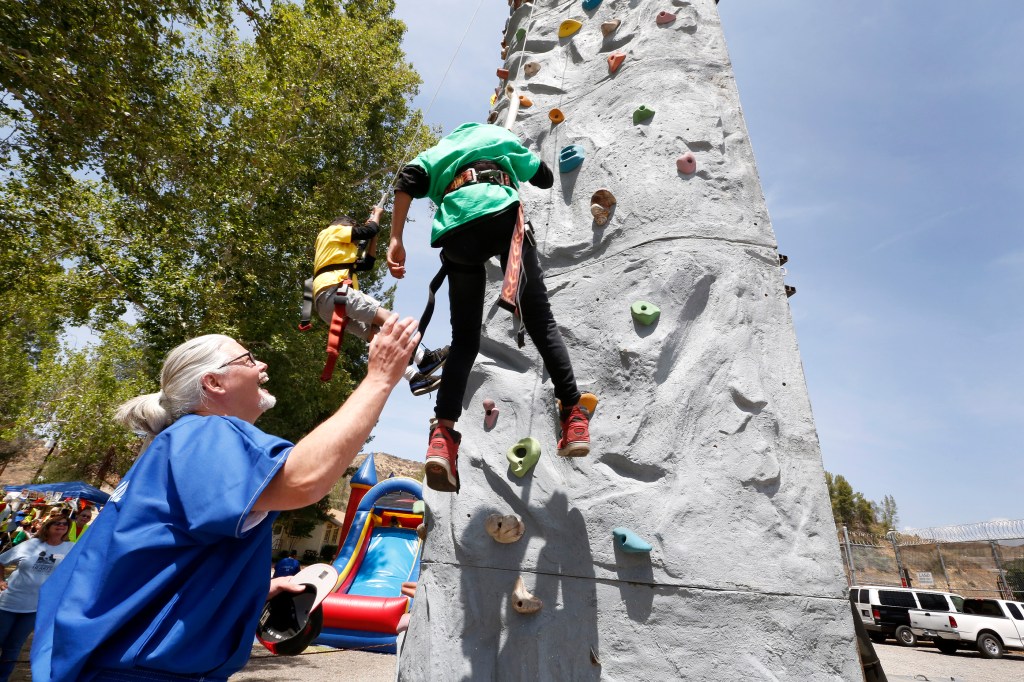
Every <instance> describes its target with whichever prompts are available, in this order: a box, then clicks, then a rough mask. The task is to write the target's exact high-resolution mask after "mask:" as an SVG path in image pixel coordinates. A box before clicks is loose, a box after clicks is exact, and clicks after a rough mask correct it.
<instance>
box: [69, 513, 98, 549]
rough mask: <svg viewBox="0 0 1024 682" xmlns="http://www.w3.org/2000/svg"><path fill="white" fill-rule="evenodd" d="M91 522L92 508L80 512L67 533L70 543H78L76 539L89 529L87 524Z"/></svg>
mask: <svg viewBox="0 0 1024 682" xmlns="http://www.w3.org/2000/svg"><path fill="white" fill-rule="evenodd" d="M90 521H92V507H86V508H85V509H83V510H82V511H80V512H78V515H77V516H75V520H74V522H73V523H72V524H71V531H70V532H69V533H68V540H70V541H71V542H78V538H80V537H82V533H84V532H85V531H86V530H87V529H88V528H89V522H90Z"/></svg>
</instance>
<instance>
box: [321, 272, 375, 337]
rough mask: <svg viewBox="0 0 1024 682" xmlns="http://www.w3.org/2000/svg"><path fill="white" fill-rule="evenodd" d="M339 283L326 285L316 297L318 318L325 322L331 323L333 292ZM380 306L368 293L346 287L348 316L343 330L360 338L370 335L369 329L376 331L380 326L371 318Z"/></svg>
mask: <svg viewBox="0 0 1024 682" xmlns="http://www.w3.org/2000/svg"><path fill="white" fill-rule="evenodd" d="M339 286H341V285H340V284H335V285H334V286H331V287H327V288H326V289H324V290H323V291H321V292H320V293H319V294H317V297H316V312H317V314H318V315H319V316H320V319H321V320H323V321H324V322H326V323H327V324H330V323H331V318H332V317H333V316H334V294H335V293H336V292H337V291H338V287H339ZM379 308H380V301H378V300H377V299H375V298H374V297H373V296H370V295H369V294H364V293H363V292H361V291H359V290H358V289H353V288H352V287H349V288H348V295H347V296H346V297H345V315H346V316H347V317H348V326H346V327H345V331H346V332H348V333H349V334H352V335H353V336H356V337H358V338H360V339H362V340H364V341H365V340H367V339H368V338H369V337H370V333H371V330H372V331H374V332H375V331H377V330H378V329H380V327H376V326H374V325H373V318H374V317H375V316H376V315H377V310H378V309H379Z"/></svg>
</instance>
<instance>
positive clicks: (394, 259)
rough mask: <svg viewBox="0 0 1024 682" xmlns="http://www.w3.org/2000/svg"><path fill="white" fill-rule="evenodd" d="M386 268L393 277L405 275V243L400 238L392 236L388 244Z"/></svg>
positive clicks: (399, 277) (400, 277) (398, 277)
mask: <svg viewBox="0 0 1024 682" xmlns="http://www.w3.org/2000/svg"><path fill="white" fill-rule="evenodd" d="M388 270H390V271H391V276H392V277H394V278H395V279H402V278H403V277H405V245H404V244H402V240H401V239H395V238H394V236H392V237H391V243H390V244H388Z"/></svg>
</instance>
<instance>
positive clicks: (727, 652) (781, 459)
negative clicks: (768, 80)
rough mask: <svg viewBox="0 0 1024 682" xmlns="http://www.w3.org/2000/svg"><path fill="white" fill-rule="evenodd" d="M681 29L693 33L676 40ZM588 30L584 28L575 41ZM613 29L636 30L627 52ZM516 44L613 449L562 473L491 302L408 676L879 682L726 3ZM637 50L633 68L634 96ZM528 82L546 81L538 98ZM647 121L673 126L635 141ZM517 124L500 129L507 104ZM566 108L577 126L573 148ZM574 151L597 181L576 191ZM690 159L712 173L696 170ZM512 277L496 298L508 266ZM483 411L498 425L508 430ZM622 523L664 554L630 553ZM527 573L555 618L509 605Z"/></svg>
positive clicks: (434, 518)
mask: <svg viewBox="0 0 1024 682" xmlns="http://www.w3.org/2000/svg"><path fill="white" fill-rule="evenodd" d="M495 1H497V0H495ZM588 5H589V3H588ZM662 11H666V12H669V13H671V14H675V19H674V20H672V21H670V22H667V23H658V21H657V16H658V14H659V12H662ZM663 18H664V17H663ZM566 19H576V20H578V21H580V22H582V28H581V29H580V30H579V31H578V32H577V33H576V34H575V35H573V36H571V37H568V38H561V39H560V38H559V36H558V29H559V25H560V24H561V22H562V21H564V20H566ZM612 19H619V20H621V24H620V25H619V26H618V27H617V29H615V30H614V31H613V32H611V33H610V34H609V35H608V36H605V35H603V32H602V29H601V24H602V23H603V22H606V21H609V20H612ZM521 28H522V29H525V30H526V32H527V34H526V37H525V41H524V40H522V39H519V40H517V39H516V37H515V34H516V32H517V31H518V30H519V29H521ZM506 35H507V36H508V43H509V54H508V58H507V59H506V61H505V64H504V67H505V68H507V69H509V71H510V75H509V83H510V84H512V85H514V86H515V87H516V88H517V89H518V91H519V93H520V94H523V95H526V96H527V97H528V98H529V99H530V100H532V103H533V105H532V106H531V107H529V108H522V109H520V111H519V115H518V119H517V121H516V123H515V125H514V126H513V130H514V131H515V132H517V133H519V134H520V135H522V137H523V138H524V139H525V140H526V141H527V143H528V144H529V145H530V146H531V148H533V149H535V150H537V151H538V153H540V154H541V155H542V157H543V158H544V159H545V160H546V161H547V162H548V164H549V165H551V166H552V168H553V169H555V171H556V180H555V186H554V188H553V189H551V190H549V191H540V190H537V189H536V188H533V187H527V188H526V189H524V191H523V193H522V196H523V200H524V202H525V206H526V208H527V211H528V214H529V216H530V217H531V218H532V220H533V223H534V226H535V227H536V230H537V238H538V243H539V247H540V250H541V253H542V262H543V265H544V268H545V271H546V282H547V286H548V289H549V291H550V293H551V303H552V307H553V309H554V312H555V317H556V319H557V320H558V322H559V325H560V327H561V330H562V334H563V336H564V337H565V340H566V342H567V344H568V346H569V350H570V354H571V356H572V358H573V363H574V366H575V369H576V376H577V379H578V381H579V383H580V388H581V390H583V391H590V392H593V393H595V394H596V395H597V396H598V397H599V398H600V404H599V406H598V408H597V411H596V414H595V415H594V418H593V420H592V422H591V437H592V441H593V451H592V453H591V455H590V456H589V457H587V458H582V459H575V460H564V459H560V458H559V457H558V456H557V455H556V454H555V441H556V439H557V438H558V433H559V431H558V424H557V421H556V417H555V412H554V398H553V395H552V389H551V383H550V381H549V380H548V378H547V376H546V374H545V373H544V371H543V366H542V363H541V362H540V358H539V356H538V355H537V353H536V350H535V349H534V348H533V347H532V345H531V344H529V343H528V345H527V348H526V349H524V350H522V351H521V350H518V349H517V348H516V344H515V339H514V334H513V330H512V324H511V322H510V316H509V315H508V313H507V312H505V311H504V310H501V309H499V308H497V306H495V305H492V304H490V303H489V304H488V308H487V310H485V320H486V322H485V329H484V330H483V337H484V338H483V345H482V351H481V355H480V357H479V359H478V365H477V367H476V369H475V371H474V374H473V376H472V378H471V381H470V387H469V391H468V392H467V396H466V403H465V406H466V413H465V414H464V416H463V419H462V421H461V422H460V423H459V429H460V430H461V431H462V433H463V445H462V450H461V455H460V460H459V470H460V472H461V478H462V492H461V494H460V495H458V496H456V495H451V494H444V493H437V492H434V491H427V495H426V501H427V504H428V507H429V510H430V515H431V519H430V526H429V535H428V538H427V541H426V548H425V551H424V558H423V566H422V575H421V580H420V586H419V591H418V592H417V599H416V605H415V607H414V610H413V618H412V624H411V627H410V629H409V631H408V634H407V636H406V640H405V642H404V645H403V648H402V650H401V658H400V661H399V679H401V680H431V681H436V680H491V679H500V680H597V679H609V680H647V679H649V680H677V679H678V680H761V679H766V680H815V681H818V680H840V679H841V680H856V679H861V674H860V667H859V662H858V658H857V653H856V648H855V641H854V629H853V624H852V621H851V617H850V608H849V604H848V602H847V601H846V600H845V598H844V589H845V580H844V578H843V573H842V568H841V564H840V557H839V552H838V548H837V544H836V539H835V533H834V530H833V522H832V516H831V511H830V507H829V502H828V497H827V493H826V489H825V484H824V476H823V472H822V464H821V456H820V452H819V448H818V442H817V437H816V434H815V428H814V421H813V418H812V416H811V406H810V404H809V401H808V396H807V389H806V385H805V382H804V377H803V372H802V368H801V365H800V357H799V353H798V350H797V343H796V337H795V335H794V332H793V324H792V319H791V316H790V310H789V305H788V303H787V297H786V294H785V292H784V284H783V279H782V275H783V272H782V271H781V269H780V267H779V255H778V251H777V249H776V242H775V236H774V234H773V232H772V228H771V224H770V221H769V218H768V214H767V210H766V208H765V203H764V198H763V195H762V191H761V187H760V183H759V181H758V177H757V170H756V168H755V165H754V157H753V153H752V150H751V147H750V143H749V140H748V139H747V131H746V126H745V124H744V121H743V117H742V114H741V111H740V104H739V96H738V94H737V91H736V84H735V81H734V79H733V75H732V69H731V66H730V63H729V57H728V54H727V51H726V46H725V41H724V37H723V33H722V29H721V26H720V24H719V19H718V12H717V9H716V7H715V4H714V1H713V0H694V1H693V2H684V1H682V0H628V1H627V0H604V2H602V3H600V4H599V5H598V6H597V8H596V9H592V10H584V9H583V6H582V4H581V2H580V0H571V1H568V2H567V1H565V0H562V1H560V2H559V1H555V0H536V2H535V3H534V4H532V5H531V4H523V5H522V6H521V7H519V9H517V10H516V11H515V12H514V13H513V14H512V16H511V19H510V22H509V25H508V27H507V32H506ZM496 49H498V48H497V46H496ZM616 50H618V51H621V52H623V53H625V55H626V58H625V61H624V62H623V63H622V65H621V68H620V69H619V70H618V72H617V73H615V74H614V75H612V74H610V73H609V66H608V63H607V57H608V55H609V54H610V53H612V52H614V51H616ZM530 62H535V63H537V64H539V65H540V70H539V71H537V72H536V73H533V74H532V75H530V76H527V72H526V70H525V68H524V67H525V65H526V64H527V63H530ZM531 72H532V68H531ZM502 85H503V86H504V83H502ZM641 104H643V105H645V106H646V107H647V108H648V109H653V110H654V112H655V113H654V116H653V117H651V118H649V119H647V120H645V121H643V122H640V123H637V124H634V122H633V114H634V111H635V110H636V109H637V107H638V106H639V105H641ZM495 107H496V110H497V111H498V121H499V122H503V121H504V120H505V113H506V109H507V107H508V98H506V97H503V98H502V99H500V100H499V101H498V102H497V103H496V104H495ZM556 107H557V108H559V109H560V110H561V111H562V112H563V113H564V116H565V120H564V121H563V122H562V123H560V124H558V125H553V124H552V122H551V120H550V119H549V112H550V111H551V109H552V108H556ZM574 144H575V145H580V146H582V148H583V150H584V151H585V154H586V158H585V160H584V161H583V163H582V164H581V165H580V166H579V167H578V168H577V169H576V170H573V171H571V172H564V173H558V171H557V168H558V158H559V153H560V150H562V149H563V148H564V147H566V146H567V145H574ZM686 152H691V153H692V154H693V155H694V157H695V159H696V172H695V173H692V174H686V173H684V172H680V171H678V170H677V165H676V161H677V159H678V157H680V155H682V154H684V153H686ZM599 188H607V189H609V190H611V192H612V193H613V194H614V195H615V196H616V198H617V200H618V203H617V205H616V206H615V208H614V210H613V212H612V214H611V217H610V220H609V221H608V223H607V224H606V225H604V226H603V227H599V226H597V225H595V223H594V221H593V219H592V216H591V210H590V197H591V195H592V194H593V192H594V191H595V190H597V189H599ZM490 274H491V278H490V279H491V283H492V288H491V290H490V291H489V298H488V300H489V301H495V300H496V299H497V295H498V288H499V287H498V285H499V282H500V279H501V277H500V271H499V269H498V267H497V266H496V265H494V266H493V267H492V268H491V271H490ZM639 300H643V301H648V302H650V303H653V304H654V305H656V306H658V307H660V309H661V315H660V318H659V319H658V320H657V322H655V323H654V324H650V325H645V324H642V323H640V322H637V321H634V319H633V317H632V316H631V312H630V306H631V304H632V303H634V302H635V301H639ZM485 398H492V399H493V400H494V401H495V402H496V404H497V407H498V409H499V417H498V420H497V423H496V424H495V426H494V428H493V429H490V430H487V429H485V427H484V411H483V408H482V407H481V402H482V400H483V399H485ZM528 435H532V436H534V437H535V438H537V439H538V440H539V441H540V443H541V445H542V448H543V454H542V455H541V458H540V461H539V462H538V463H537V465H536V466H535V467H534V468H533V469H532V470H531V471H530V472H529V473H527V474H526V475H525V476H524V477H522V478H519V477H517V476H514V475H513V474H512V473H510V471H509V465H508V462H507V460H506V457H505V453H506V451H507V450H508V449H509V447H510V446H511V445H512V444H514V443H515V442H516V441H518V440H519V439H520V438H523V437H524V436H528ZM494 513H501V514H517V515H519V516H520V517H522V519H523V521H524V523H525V525H526V532H525V535H524V536H523V537H522V539H520V540H519V541H518V542H514V543H510V544H499V543H497V542H495V541H494V540H492V539H491V537H490V536H489V535H488V534H487V533H486V532H485V526H484V523H485V520H486V518H487V517H488V516H489V515H491V514H494ZM617 526H625V527H628V528H630V529H632V530H633V531H634V532H635V533H636V534H638V535H639V536H641V537H642V538H643V539H645V540H647V541H648V542H649V543H650V544H651V545H652V546H653V548H652V550H651V551H650V553H649V554H644V553H641V554H631V553H625V552H623V551H622V550H621V549H618V548H616V547H615V545H614V544H613V540H612V529H613V528H615V527H617ZM520 576H521V577H522V578H523V580H524V582H525V585H526V588H527V589H528V590H529V591H530V592H532V593H533V594H534V595H535V596H536V597H537V598H539V599H541V600H542V601H543V608H542V609H541V610H540V611H539V612H538V613H535V614H532V615H524V614H521V613H518V612H516V611H515V610H513V608H512V607H511V603H510V600H511V593H512V588H513V585H514V584H515V582H516V579H517V578H518V577H520Z"/></svg>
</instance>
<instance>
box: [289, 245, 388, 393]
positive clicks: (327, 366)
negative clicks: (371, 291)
mask: <svg viewBox="0 0 1024 682" xmlns="http://www.w3.org/2000/svg"><path fill="white" fill-rule="evenodd" d="M374 241H376V237H374V238H372V239H363V240H360V241H359V242H357V243H356V245H357V254H356V259H355V260H354V261H352V262H349V263H331V264H330V265H325V266H324V267H322V268H320V269H319V270H317V271H316V272H315V273H313V276H312V277H310V278H309V279H307V280H306V281H305V283H304V285H303V291H302V315H301V318H300V320H299V330H300V331H304V332H308V331H309V330H310V329H312V328H313V324H312V319H313V282H314V281H315V280H316V278H317V277H319V276H320V275H322V274H324V273H328V272H335V271H337V270H348V271H350V272H365V271H367V270H372V269H373V264H374V262H375V261H376V258H374V257H373V256H372V255H368V251H369V246H370V244H371V243H372V242H374ZM349 289H354V290H356V291H358V290H359V287H358V286H357V285H356V284H355V283H354V282H353V281H352V279H349V278H345V279H344V280H342V282H341V283H340V284H339V285H338V290H337V291H336V292H335V293H334V313H333V314H332V315H331V324H330V331H329V332H328V334H327V361H326V362H325V363H324V371H323V372H321V374H320V381H330V380H331V377H332V376H333V375H334V365H335V363H337V361H338V355H339V354H340V353H341V340H342V337H343V336H344V335H345V326H346V325H347V324H348V314H347V309H346V301H347V300H348V292H349Z"/></svg>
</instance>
